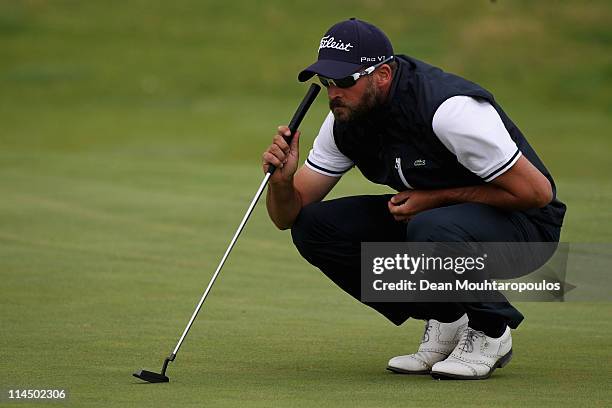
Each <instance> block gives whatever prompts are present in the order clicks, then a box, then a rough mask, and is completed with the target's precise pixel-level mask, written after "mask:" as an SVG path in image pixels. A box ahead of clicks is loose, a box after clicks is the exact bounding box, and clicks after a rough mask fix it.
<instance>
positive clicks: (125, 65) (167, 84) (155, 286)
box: [0, 1, 612, 407]
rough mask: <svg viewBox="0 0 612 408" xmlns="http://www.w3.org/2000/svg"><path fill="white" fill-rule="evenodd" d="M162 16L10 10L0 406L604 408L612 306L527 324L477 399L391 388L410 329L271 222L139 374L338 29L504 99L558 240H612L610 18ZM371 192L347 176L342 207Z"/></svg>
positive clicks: (362, 11) (511, 13) (361, 12)
mask: <svg viewBox="0 0 612 408" xmlns="http://www.w3.org/2000/svg"><path fill="white" fill-rule="evenodd" d="M173 4H174V5H170V3H168V2H148V1H129V2H98V1H92V2H76V1H75V2H71V1H53V2H46V1H27V2H26V1H16V2H2V3H0V124H1V127H0V279H1V280H0V282H1V284H0V327H1V329H0V349H1V350H2V352H1V354H0V388H3V387H4V388H5V389H6V388H7V387H19V388H29V387H37V388H41V387H44V388H48V387H59V388H67V389H69V390H70V393H71V395H70V399H69V405H73V406H105V407H108V406H111V407H112V406H137V405H142V406H211V407H212V406H214V407H216V406H227V407H234V406H238V405H243V406H266V407H268V406H305V407H306V406H307V407H310V406H317V405H318V406H363V407H372V406H449V404H453V403H456V405H458V406H465V405H469V406H476V407H478V406H483V407H485V406H486V407H490V406H500V407H507V406H538V407H540V406H550V407H557V406H585V405H588V406H602V407H603V406H609V405H610V402H611V401H612V393H611V392H610V387H609V384H610V380H611V378H612V375H611V374H612V371H611V370H610V367H609V363H610V355H611V352H612V346H611V343H610V341H609V339H610V335H612V327H611V323H610V316H611V312H612V307H611V306H610V303H564V304H558V303H554V304H553V303H550V304H542V303H525V304H521V305H519V309H521V310H522V311H523V312H524V314H525V315H526V316H527V319H526V320H525V322H524V323H523V325H522V326H521V328H520V330H517V331H515V332H514V342H515V358H514V360H513V361H512V363H511V364H510V365H509V366H508V367H507V368H505V369H503V370H499V371H497V372H496V373H495V375H494V377H493V378H492V379H490V380H488V381H482V382H468V383H465V382H461V383H455V382H435V381H432V380H431V379H429V378H428V377H406V376H398V375H392V374H390V373H387V372H386V371H385V370H384V367H385V364H386V362H387V360H388V358H389V357H391V356H394V355H397V354H401V353H407V352H411V351H412V350H413V348H414V345H415V344H416V342H417V341H418V339H419V337H420V335H421V330H422V327H421V324H422V323H421V322H414V321H409V322H407V323H406V324H405V325H404V326H402V327H400V328H397V327H395V326H393V325H391V324H390V323H388V322H386V321H385V320H384V319H382V318H381V317H380V316H378V315H377V314H376V313H375V312H373V311H371V310H370V309H368V308H366V307H364V306H362V305H360V304H359V303H358V302H356V301H354V300H352V299H350V298H349V297H348V296H347V295H345V294H343V293H341V291H339V290H338V289H337V288H336V287H335V286H334V285H333V284H332V283H331V282H329V281H328V280H327V279H326V278H325V277H324V276H323V275H322V274H320V273H319V272H318V271H316V270H314V269H313V268H312V267H310V266H309V265H308V264H307V263H306V262H305V261H304V260H302V259H301V258H300V257H299V255H298V254H297V252H296V250H295V248H294V247H293V246H292V245H291V243H290V237H289V233H288V232H280V231H277V230H276V229H275V228H274V227H273V226H272V224H271V223H270V221H269V220H268V218H267V215H266V212H265V209H264V208H263V205H261V204H260V205H259V206H258V208H257V210H256V211H255V213H254V214H253V217H252V219H251V220H250V221H249V224H248V226H247V228H246V230H245V231H244V232H243V235H242V237H241V238H240V240H239V242H238V244H237V246H236V248H235V249H234V251H233V253H232V256H231V257H230V259H229V260H228V262H227V264H226V266H225V267H224V271H223V274H222V275H221V277H220V278H219V281H218V282H217V285H216V286H215V288H214V290H213V292H212V294H211V296H210V298H209V299H208V300H207V303H206V305H205V309H204V311H203V314H202V315H201V316H200V317H199V319H198V321H197V323H196V324H195V325H194V327H193V330H192V332H191V333H190V335H189V337H188V338H187V340H186V342H185V343H184V346H183V348H182V349H181V352H180V354H179V356H178V357H177V360H176V361H175V362H174V363H173V364H172V365H171V367H170V370H169V375H170V377H171V379H172V382H171V383H170V384H164V385H153V386H149V385H141V384H139V383H138V381H136V379H134V378H133V377H131V376H130V374H131V372H133V371H134V370H136V369H138V368H140V367H143V366H144V367H145V368H147V369H151V370H157V369H159V368H160V365H161V362H162V360H163V358H164V357H165V356H166V355H167V354H168V353H169V352H170V351H171V350H172V348H173V347H174V344H175V343H176V341H177V339H178V336H179V334H180V332H181V331H182V329H183V328H184V325H185V324H186V322H187V319H188V317H189V316H190V314H191V312H192V310H193V307H194V306H195V304H196V302H197V300H198V299H199V297H200V295H201V293H202V291H203V289H204V287H205V285H206V283H207V282H208V280H209V277H210V276H211V275H212V273H213V271H214V268H215V267H216V266H217V263H218V261H219V259H220V257H221V255H222V254H223V251H224V250H225V248H226V246H227V244H228V242H229V240H230V238H231V235H232V234H233V232H234V230H235V227H236V226H237V224H238V222H239V220H240V218H241V217H242V215H243V213H244V211H245V209H246V207H247V205H248V202H249V200H250V199H251V197H252V195H253V193H254V192H255V189H256V187H257V185H258V184H259V182H260V180H261V177H262V174H261V170H260V169H259V166H260V164H259V162H260V159H259V156H260V153H261V151H263V149H264V148H265V146H266V145H267V144H268V143H269V140H270V138H271V133H272V132H273V131H274V128H275V126H276V125H277V124H280V123H283V122H286V121H287V120H288V118H289V117H290V115H291V114H292V113H293V110H294V109H295V106H296V104H297V102H298V100H299V98H300V97H301V95H302V93H303V92H304V87H303V86H300V85H297V84H296V83H295V74H296V72H297V71H298V70H299V69H300V68H301V67H302V66H304V65H305V64H308V63H309V62H310V61H311V60H312V59H313V58H314V55H315V50H316V42H317V41H318V39H319V36H320V35H321V34H322V32H323V31H324V30H325V29H326V28H327V27H328V26H329V25H330V24H331V23H333V22H335V21H337V20H339V19H341V18H345V17H350V16H351V15H356V16H359V17H361V18H364V19H366V20H370V21H373V22H376V23H378V24H379V25H380V26H381V27H383V28H385V29H386V31H387V32H388V34H389V35H390V36H391V38H392V40H393V41H394V44H395V48H396V50H397V51H399V52H406V53H409V54H413V55H414V56H416V57H418V58H421V59H425V60H428V61H430V62H432V63H436V64H440V65H443V66H444V67H446V68H448V69H449V70H451V71H454V72H458V73H460V74H463V75H465V76H467V77H469V78H470V79H473V80H475V81H477V82H479V83H482V84H483V85H485V86H487V87H489V88H490V89H491V90H493V91H494V93H495V95H496V96H497V99H498V100H499V101H500V102H501V104H502V105H503V106H504V107H505V109H506V110H507V112H508V113H509V114H510V116H511V117H512V118H513V119H514V120H515V121H516V122H517V123H518V124H519V126H520V127H521V129H523V130H524V132H525V133H526V134H527V136H528V138H529V140H530V141H531V143H532V144H533V146H534V147H535V148H536V150H537V151H538V152H539V153H540V155H541V157H542V158H543V160H544V161H545V163H546V164H547V166H548V167H549V168H550V169H551V171H552V172H553V175H554V176H555V178H556V181H557V184H558V188H559V195H560V197H561V198H562V199H563V200H564V201H565V202H566V203H567V204H568V208H569V210H568V214H567V218H566V223H565V227H564V231H563V240H564V241H569V242H611V240H612V228H610V225H611V224H610V221H612V211H611V210H610V202H611V201H612V180H610V174H612V161H610V160H609V157H608V156H609V151H610V148H611V147H612V142H610V139H609V137H608V134H609V129H610V128H611V127H612V115H611V113H612V104H611V102H610V99H609V95H610V90H611V89H612V69H611V67H612V37H611V36H610V29H609V27H610V26H612V7H610V6H609V5H608V4H607V2H605V1H601V2H589V3H588V4H587V5H585V4H583V3H581V2H570V1H568V2H559V3H550V2H539V3H538V4H532V2H502V1H498V2H496V3H489V2H474V3H470V4H469V5H468V4H465V2H452V1H444V2H434V3H431V4H427V5H426V4H425V3H424V2H413V3H410V2H393V3H392V4H387V3H383V2H377V1H362V2H348V1H341V2H333V3H332V2H325V3H313V2H297V3H292V4H291V5H289V3H285V2H281V1H276V2H265V3H261V4H260V3H259V2H257V3H256V2H247V1H241V2H235V3H232V4H230V3H227V2H176V3H173ZM347 13H350V15H349V14H347ZM324 112H325V103H324V101H323V98H320V99H319V101H318V102H317V103H316V105H315V106H314V107H313V109H312V110H311V113H310V114H309V116H308V118H306V120H305V122H304V124H303V126H302V129H303V132H304V137H303V143H302V147H301V150H302V153H303V155H305V154H306V152H307V151H308V149H309V148H310V144H311V142H312V139H313V138H314V135H315V134H316V130H317V128H318V126H319V124H320V121H321V118H322V116H323V114H324ZM381 191H387V190H386V189H385V188H384V187H377V186H372V185H370V184H368V183H367V182H365V181H364V180H362V179H361V177H360V176H359V175H358V174H357V173H356V172H354V173H352V174H350V175H348V176H346V177H345V179H343V180H342V181H341V182H340V184H339V185H338V186H337V188H336V189H335V190H334V194H333V196H341V195H347V194H357V193H371V192H381ZM32 405H38V404H32ZM23 406H25V405H23Z"/></svg>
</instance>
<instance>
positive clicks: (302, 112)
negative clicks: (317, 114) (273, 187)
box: [268, 84, 321, 175]
mask: <svg viewBox="0 0 612 408" xmlns="http://www.w3.org/2000/svg"><path fill="white" fill-rule="evenodd" d="M320 90H321V87H320V86H319V85H317V84H311V85H310V88H308V92H306V96H304V99H302V103H300V106H298V108H297V110H296V111H295V113H294V114H293V118H292V119H291V122H289V131H290V132H291V135H289V136H287V137H285V140H286V141H287V143H289V144H291V139H293V135H294V134H295V132H296V131H297V130H298V127H299V126H300V123H302V119H304V116H306V112H308V109H309V108H310V105H312V103H313V102H314V100H315V99H316V97H317V95H318V94H319V91H320ZM275 170H276V166H274V165H273V164H270V165H269V167H268V173H270V175H272V174H273V173H274V171H275Z"/></svg>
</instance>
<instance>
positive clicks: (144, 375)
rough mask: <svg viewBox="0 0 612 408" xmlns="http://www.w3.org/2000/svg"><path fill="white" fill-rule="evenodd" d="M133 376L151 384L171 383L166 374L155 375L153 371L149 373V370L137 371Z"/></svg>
mask: <svg viewBox="0 0 612 408" xmlns="http://www.w3.org/2000/svg"><path fill="white" fill-rule="evenodd" d="M132 375H133V376H134V377H136V378H140V379H141V380H143V381H147V382H150V383H163V382H169V381H170V379H169V378H168V377H166V376H165V375H164V374H158V373H154V372H152V371H147V370H140V371H136V372H135V373H134V374H132Z"/></svg>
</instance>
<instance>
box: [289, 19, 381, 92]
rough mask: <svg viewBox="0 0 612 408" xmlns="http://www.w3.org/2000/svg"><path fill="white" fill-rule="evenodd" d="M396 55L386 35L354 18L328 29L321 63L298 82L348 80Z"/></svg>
mask: <svg viewBox="0 0 612 408" xmlns="http://www.w3.org/2000/svg"><path fill="white" fill-rule="evenodd" d="M392 55H393V47H392V46H391V42H390V41H389V38H387V36H386V35H385V33H383V32H382V31H381V30H380V29H379V28H378V27H375V26H373V25H372V24H370V23H366V22H365V21H361V20H357V19H355V18H351V19H350V20H346V21H341V22H339V23H337V24H336V25H334V26H333V27H332V28H330V29H329V30H327V32H326V33H325V35H324V36H323V38H321V42H320V43H319V58H318V59H317V62H315V63H314V64H312V65H311V66H309V67H308V68H306V69H304V70H303V71H302V72H300V74H299V75H298V80H299V81H301V82H304V81H307V80H308V79H310V78H312V76H313V75H321V76H324V77H326V78H331V79H340V78H344V77H347V76H349V75H351V74H353V73H355V72H357V70H359V69H360V68H361V67H364V66H370V65H374V64H376V63H379V62H381V61H384V60H385V59H387V58H389V57H391V56H392Z"/></svg>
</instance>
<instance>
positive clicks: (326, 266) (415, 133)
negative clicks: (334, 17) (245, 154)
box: [263, 18, 565, 379]
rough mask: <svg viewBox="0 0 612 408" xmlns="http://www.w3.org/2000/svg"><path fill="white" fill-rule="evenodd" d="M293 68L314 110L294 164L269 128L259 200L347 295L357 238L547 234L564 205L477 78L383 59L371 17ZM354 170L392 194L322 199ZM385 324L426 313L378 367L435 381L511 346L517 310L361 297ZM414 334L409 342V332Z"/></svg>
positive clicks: (481, 374)
mask: <svg viewBox="0 0 612 408" xmlns="http://www.w3.org/2000/svg"><path fill="white" fill-rule="evenodd" d="M317 46H318V60H317V61H316V62H315V63H314V64H312V65H310V66H309V67H307V68H306V69H304V70H303V71H302V72H300V73H299V75H298V79H299V80H300V81H306V80H308V79H310V78H311V77H313V76H315V75H316V76H317V77H318V80H319V81H320V82H321V83H322V84H323V86H325V87H326V88H327V94H328V98H329V108H330V113H329V114H328V115H327V117H326V118H325V120H324V121H323V124H322V126H321V129H320V131H319V134H318V135H317V137H316V139H315V141H314V144H313V146H312V149H311V150H310V153H309V155H308V158H307V159H306V162H305V164H304V165H303V166H302V167H300V168H299V169H298V151H299V150H298V143H299V136H300V134H299V132H296V134H295V137H294V138H293V139H292V141H291V143H290V144H287V142H286V141H285V139H284V136H289V135H290V133H289V129H288V128H287V127H286V126H281V127H279V128H278V132H277V134H276V135H275V136H274V139H273V143H272V145H271V146H270V147H269V148H268V149H267V150H266V151H265V152H264V154H263V169H264V172H266V171H267V169H268V166H269V165H270V164H272V165H274V166H276V167H277V170H276V172H275V173H274V174H273V176H272V177H271V179H270V185H269V189H268V195H267V208H268V213H269V215H270V218H271V219H272V221H273V222H274V224H275V225H276V226H277V227H278V228H280V229H287V228H291V234H292V237H293V242H294V244H295V245H296V247H297V249H298V251H299V252H300V254H301V255H302V256H303V257H304V258H305V259H306V260H307V261H308V262H310V263H311V264H312V265H314V266H316V267H318V268H319V269H320V270H321V271H323V273H324V274H325V275H327V276H328V277H329V278H330V279H331V280H332V281H333V282H335V283H336V284H337V285H338V286H339V287H340V288H342V289H343V290H344V291H346V292H347V293H349V294H350V295H352V296H353V297H355V298H356V299H358V300H359V299H360V243H361V242H372V241H381V242H386V241H389V242H391V241H408V242H558V240H559V235H560V231H561V224H562V221H563V216H564V214H565V205H564V204H563V203H562V202H560V201H559V200H558V199H557V198H556V188H555V183H554V181H553V178H552V176H551V174H550V172H549V171H548V170H547V169H546V167H544V164H543V163H542V161H541V160H540V158H539V157H538V156H537V154H536V153H535V151H534V150H533V148H532V147H531V146H530V145H529V143H528V142H527V140H526V138H525V137H524V136H523V134H522V133H521V131H520V130H519V129H518V127H517V126H516V125H515V124H514V123H513V122H512V120H511V119H510V118H509V117H508V115H506V113H505V112H504V111H503V110H502V108H501V107H500V106H499V105H498V104H497V102H496V101H495V99H494V97H493V95H492V94H491V93H490V92H489V91H487V90H485V89H484V88H482V87H481V86H479V85H477V84H475V83H473V82H470V81H468V80H466V79H463V78H461V77H459V76H456V75H453V74H449V73H447V72H444V71H442V70H441V69H439V68H436V67H434V66H431V65H429V64H426V63H424V62H422V61H419V60H417V59H415V58H412V57H409V56H405V55H396V54H395V53H394V51H393V47H392V45H391V43H390V41H389V39H388V38H387V36H386V35H385V34H384V33H383V32H382V31H381V30H380V29H378V28H377V27H375V26H373V25H371V24H369V23H367V22H364V21H361V20H358V19H354V18H351V19H350V20H347V21H342V22H340V23H337V24H336V25H334V26H333V27H331V28H330V29H329V30H328V31H327V32H326V33H325V35H324V36H323V38H321V40H320V41H319V42H318V44H317ZM353 167H357V168H358V169H359V171H360V172H361V173H362V174H363V175H364V177H366V178H367V179H368V180H370V181H371V182H373V183H376V184H383V185H387V186H389V187H391V188H392V189H394V190H395V191H397V194H394V195H361V196H353V197H344V198H340V199H335V200H328V201H322V200H323V199H324V198H325V196H326V195H327V194H328V193H329V192H330V190H331V189H332V188H333V187H334V186H335V185H336V183H337V182H338V180H340V178H341V177H342V175H343V174H344V173H346V172H347V171H349V170H350V169H351V168H353ZM367 305H368V306H370V307H372V308H374V309H375V310H376V311H378V312H379V313H381V314H382V315H383V316H385V317H386V318H387V319H389V320H390V321H391V322H393V323H394V324H396V325H401V324H402V323H403V322H405V321H406V320H407V319H408V318H410V317H412V318H414V319H422V320H425V321H426V325H425V333H424V334H423V337H422V340H421V344H420V346H419V347H418V349H417V346H416V344H415V347H414V349H412V350H410V351H411V352H414V353H413V354H407V355H402V356H398V357H393V358H392V359H391V360H390V361H389V363H388V365H387V368H388V369H389V370H391V371H394V372H398V373H405V374H431V375H432V376H433V377H435V378H447V379H484V378H488V377H489V376H490V375H491V373H492V372H493V371H494V370H495V368H498V367H503V366H504V365H505V364H507V363H508V361H509V360H510V357H511V356H512V336H511V331H510V329H516V328H517V327H518V325H519V324H520V323H521V321H522V320H523V315H522V314H521V313H520V312H519V311H518V310H517V309H516V308H514V307H513V306H512V305H511V304H510V303H508V302H496V303H474V302H472V303H416V302H415V303H408V302H406V303H382V302H381V303H367ZM415 343H416V342H415Z"/></svg>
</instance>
